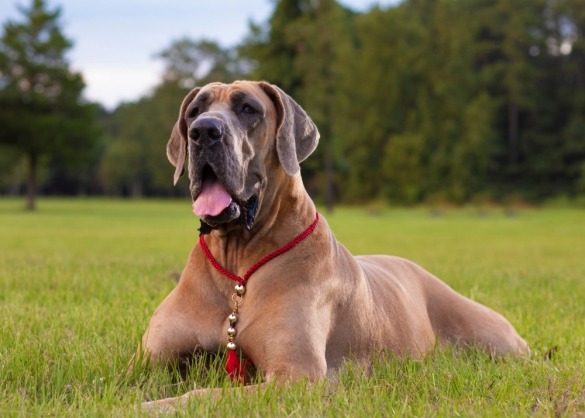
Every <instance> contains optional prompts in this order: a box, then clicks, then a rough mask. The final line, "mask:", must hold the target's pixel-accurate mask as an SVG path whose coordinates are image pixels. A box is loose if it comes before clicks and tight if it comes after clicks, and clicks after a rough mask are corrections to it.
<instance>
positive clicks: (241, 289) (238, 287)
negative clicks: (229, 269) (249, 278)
mask: <svg viewBox="0 0 585 418" xmlns="http://www.w3.org/2000/svg"><path fill="white" fill-rule="evenodd" d="M234 290H235V291H236V294H237V295H238V296H242V295H243V294H244V293H246V288H245V287H244V285H243V284H240V283H238V284H237V285H235V287H234Z"/></svg>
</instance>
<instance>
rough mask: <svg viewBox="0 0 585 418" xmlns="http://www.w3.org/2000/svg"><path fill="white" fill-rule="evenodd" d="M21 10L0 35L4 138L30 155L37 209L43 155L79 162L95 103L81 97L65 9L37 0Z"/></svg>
mask: <svg viewBox="0 0 585 418" xmlns="http://www.w3.org/2000/svg"><path fill="white" fill-rule="evenodd" d="M20 12H21V14H22V17H23V21H22V22H13V21H8V22H7V23H6V24H5V25H4V33H3V35H2V38H1V39H0V109H1V112H0V126H2V129H1V130H0V144H5V145H9V146H11V147H13V148H15V149H17V150H18V151H20V153H22V154H23V155H24V156H25V157H26V158H27V161H28V181H27V196H28V199H27V208H28V209H29V210H33V209H34V208H35V199H36V193H37V191H36V189H37V172H38V168H39V163H40V160H41V158H42V157H45V156H49V157H53V158H54V157H59V159H60V160H63V161H68V162H69V163H71V164H72V165H75V164H76V163H77V164H79V163H80V161H81V160H82V157H83V156H84V155H87V153H88V152H89V151H90V150H91V148H92V144H93V143H94V141H95V139H96V136H97V132H96V130H95V129H94V127H93V113H94V111H93V107H92V106H91V105H88V104H85V103H83V102H82V98H81V93H82V90H83V88H84V83H83V80H82V77H81V75H80V74H78V73H74V72H72V71H71V70H70V69H69V63H68V62H67V59H66V57H65V54H66V52H67V51H68V50H69V49H70V48H71V46H72V43H71V41H70V40H69V39H67V38H66V37H65V36H64V35H63V33H62V32H61V29H60V27H59V16H60V14H61V10H60V9H59V8H57V9H55V10H48V8H47V5H46V3H45V1H44V0H33V2H32V5H31V6H30V8H28V9H27V8H20Z"/></svg>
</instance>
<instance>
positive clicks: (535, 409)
mask: <svg viewBox="0 0 585 418" xmlns="http://www.w3.org/2000/svg"><path fill="white" fill-rule="evenodd" d="M22 206H23V203H22V201H17V200H11V199H5V198H4V199H2V200H0V324H1V326H0V416H7V417H9V416H10V417H12V416H55V417H61V416H120V417H122V416H140V415H141V414H143V413H141V412H140V409H139V405H140V403H141V402H142V401H145V400H151V399H156V398H160V397H163V396H171V395H177V394H180V393H182V392H184V391H186V390H189V389H191V388H192V387H193V384H196V385H197V386H198V387H204V386H222V387H229V386H230V383H229V382H228V381H227V380H226V379H225V377H224V374H223V371H222V365H221V364H219V363H221V361H219V363H218V362H216V363H215V366H213V365H212V367H211V369H210V370H209V371H207V372H205V371H204V370H202V369H201V368H197V367H193V368H191V370H190V376H189V378H188V379H186V380H183V379H181V378H178V377H177V376H176V375H175V374H172V373H168V372H166V371H165V370H162V369H161V368H158V369H155V370H153V371H147V370H143V369H140V368H136V369H134V371H133V372H132V373H128V371H127V366H128V363H129V359H130V358H131V356H132V354H133V352H134V350H135V348H136V346H137V344H138V342H139V340H140V337H141V335H142V333H143V331H144V330H145V328H146V325H147V322H148V319H149V317H150V315H151V314H152V312H153V310H154V309H155V308H156V306H157V305H158V304H159V303H160V302H161V301H162V299H163V298H164V297H165V296H166V295H167V294H168V292H169V291H170V290H171V289H172V288H173V287H174V285H175V276H176V275H177V273H179V272H180V271H181V270H182V268H183V265H184V263H185V261H186V257H187V254H188V252H189V250H190V248H191V246H192V245H193V244H194V243H195V241H196V238H197V234H196V229H197V227H198V222H197V220H196V219H195V218H194V217H193V215H192V214H191V209H190V202H189V201H187V200H185V201H130V200H127V201H115V200H103V199H99V200H94V199H79V200H53V199H51V200H44V199H43V200H41V201H40V202H39V210H38V212H36V213H25V212H23V211H22V210H21V208H22ZM326 216H327V218H328V220H329V222H330V224H331V226H332V227H333V229H334V231H335V233H336V235H337V238H338V239H339V240H340V241H342V242H344V243H345V245H346V246H347V247H348V248H349V249H350V250H351V251H352V252H353V253H354V254H362V253H389V254H395V255H400V256H404V257H407V258H410V259H412V260H414V261H416V262H418V263H419V264H421V265H423V266H424V267H426V268H427V269H429V270H430V271H432V272H433V273H435V274H436V275H437V276H439V277H441V278H442V279H443V280H444V281H446V282H447V283H448V284H449V285H451V286H452V287H453V288H455V289H456V290H457V291H459V292H461V293H463V294H464V295H466V296H469V297H471V298H473V299H475V300H477V301H479V302H481V303H484V304H486V305H488V306H490V307H492V308H494V309H495V310H497V311H499V312H501V313H503V314H504V315H505V316H506V317H507V318H508V319H510V321H511V322H512V323H513V324H514V325H515V326H516V328H517V330H518V331H519V333H520V334H521V335H522V336H523V337H524V338H525V339H526V340H527V341H528V343H529V345H530V346H531V349H532V357H531V358H530V359H529V360H525V361H511V360H504V361H498V362H494V361H491V360H490V359H489V358H488V357H487V356H485V355H484V354H482V353H477V352H464V353H457V352H454V351H453V350H443V351H437V352H436V353H435V354H433V355H431V356H429V357H427V358H426V359H425V360H423V361H412V360H408V359H406V360H404V359H403V360H400V359H396V358H393V357H391V356H388V357H387V358H384V359H382V358H380V359H377V360H376V361H375V365H374V367H373V369H372V373H371V374H370V375H368V376H364V375H362V374H361V373H360V372H359V371H358V370H357V369H356V368H352V367H351V365H349V366H348V367H347V368H346V369H345V370H344V371H343V372H342V374H341V377H340V379H339V381H338V382H336V383H330V384H321V385H316V386H313V387H311V388H306V387H305V386H304V384H303V383H302V382H301V383H299V384H295V385H293V386H292V387H288V388H286V389H284V388H276V387H274V388H270V390H268V391H267V392H265V393H260V394H258V395H253V396H249V397H242V396H240V395H239V394H238V392H237V391H236V392H235V393H234V392H230V393H226V394H225V396H224V397H223V398H222V399H221V400H220V401H219V402H213V401H212V400H207V399H200V400H197V401H195V402H192V403H191V404H190V405H189V406H188V408H187V409H185V412H184V416H189V417H192V416H196V415H201V416H221V417H223V416H257V417H267V416H277V417H284V416H299V417H305V416H328V417H339V416H367V417H378V416H395V415H401V416H402V415H404V416H459V415H460V416H514V417H515V416H568V417H571V416H585V211H583V210H576V209H573V210H571V209H547V210H520V211H519V212H518V213H517V215H516V216H514V217H508V216H505V215H504V213H503V211H502V210H495V209H494V210H492V211H491V212H487V213H486V214H483V215H482V216H480V214H479V213H478V211H476V210H473V209H465V210H463V209H462V210H452V211H446V212H445V213H443V215H442V216H440V217H433V216H431V215H430V212H429V210H427V209H416V210H399V209H389V210H382V211H377V212H376V213H375V214H371V213H368V211H366V210H365V209H359V208H352V209H348V208H344V209H338V210H337V211H336V212H335V213H334V214H332V215H326ZM144 415H146V414H144ZM178 415H179V416H181V415H183V413H179V414H178Z"/></svg>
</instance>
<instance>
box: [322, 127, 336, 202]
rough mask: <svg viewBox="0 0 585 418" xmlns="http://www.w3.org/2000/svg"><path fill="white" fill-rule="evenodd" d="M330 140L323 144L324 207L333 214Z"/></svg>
mask: <svg viewBox="0 0 585 418" xmlns="http://www.w3.org/2000/svg"><path fill="white" fill-rule="evenodd" d="M330 141H331V139H330V138H328V140H327V141H326V142H325V144H324V145H325V206H326V207H327V212H328V213H330V214H331V213H333V206H334V205H335V196H334V184H333V177H334V174H333V150H332V149H331V148H333V146H332V144H331V143H330Z"/></svg>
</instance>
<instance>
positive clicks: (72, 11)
mask: <svg viewBox="0 0 585 418" xmlns="http://www.w3.org/2000/svg"><path fill="white" fill-rule="evenodd" d="M46 2H47V4H48V5H49V8H50V9H51V10H53V9H54V8H55V7H56V6H60V7H61V10H62V12H61V20H60V26H61V28H62V30H63V32H64V33H65V35H66V36H67V37H68V38H69V39H71V40H72V41H73V42H74V46H73V48H72V49H71V50H70V51H69V53H68V55H67V57H68V59H69V62H70V63H71V67H72V69H73V70H74V71H78V72H81V73H82V74H83V78H84V80H85V83H86V89H85V91H84V95H85V97H86V98H87V99H88V100H91V101H96V102H99V103H101V104H102V105H104V106H105V107H106V108H108V109H113V108H114V107H115V106H116V105H118V104H119V103H121V102H128V101H134V100H136V99H138V98H140V97H142V96H144V95H146V94H148V93H149V92H150V91H151V90H152V88H153V87H154V86H155V85H156V84H157V83H158V81H159V80H160V76H161V74H162V70H163V63H162V61H161V60H160V59H156V58H155V55H156V54H157V53H158V52H160V51H162V50H163V49H165V48H167V47H168V46H169V45H170V44H171V42H172V41H174V40H177V39H180V38H183V37H189V38H191V39H194V40H198V39H202V38H205V39H211V40H215V41H217V42H219V44H220V45H222V46H224V47H228V46H233V45H236V44H238V43H240V41H241V40H242V39H244V37H245V36H246V35H247V34H248V27H249V22H250V21H253V22H255V23H263V22H265V21H266V20H267V19H268V18H269V17H270V15H271V14H272V11H273V8H274V4H275V2H274V0H99V1H96V0H46ZM396 2H397V0H341V1H340V3H342V4H344V5H345V6H347V7H349V8H351V9H353V10H356V11H367V10H369V9H370V8H371V7H372V6H373V5H375V4H379V5H380V6H381V7H385V6H389V5H392V4H396ZM31 3H32V0H0V23H1V24H2V26H3V25H4V23H5V22H6V21H7V20H13V21H14V20H17V21H22V17H21V16H22V15H21V14H20V12H19V11H18V6H26V7H27V8H28V7H29V6H30V4H31Z"/></svg>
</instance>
